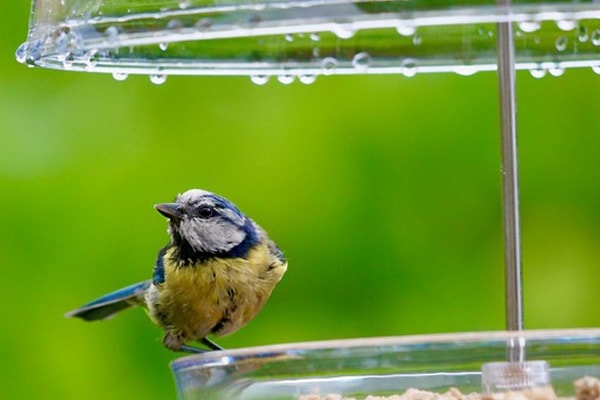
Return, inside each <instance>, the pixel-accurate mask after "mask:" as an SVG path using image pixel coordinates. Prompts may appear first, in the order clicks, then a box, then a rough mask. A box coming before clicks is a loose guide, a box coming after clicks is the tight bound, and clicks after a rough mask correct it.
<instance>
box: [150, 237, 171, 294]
mask: <svg viewBox="0 0 600 400" xmlns="http://www.w3.org/2000/svg"><path fill="white" fill-rule="evenodd" d="M167 247H168V246H167ZM167 247H164V248H162V249H161V250H160V251H159V252H158V257H157V259H156V263H155V264H154V271H153V273H152V283H153V284H155V285H160V284H161V283H163V282H164V281H165V263H164V260H163V258H164V256H165V253H166V252H167Z"/></svg>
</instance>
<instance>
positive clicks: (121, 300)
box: [65, 280, 151, 321]
mask: <svg viewBox="0 0 600 400" xmlns="http://www.w3.org/2000/svg"><path fill="white" fill-rule="evenodd" d="M150 284H151V281H149V280H148V281H144V282H139V283H136V284H134V285H131V286H127V287H124V288H122V289H119V290H117V291H115V292H112V293H109V294H107V295H105V296H102V297H100V298H99V299H96V300H94V301H92V302H90V303H87V304H85V305H84V306H82V307H80V308H78V309H76V310H73V311H70V312H68V313H66V314H65V317H76V318H81V319H83V320H86V321H95V320H99V319H106V318H110V317H112V316H113V315H114V314H116V313H117V312H119V311H121V310H124V309H126V308H128V307H131V306H134V305H141V304H144V293H145V291H146V289H148V288H149V287H150Z"/></svg>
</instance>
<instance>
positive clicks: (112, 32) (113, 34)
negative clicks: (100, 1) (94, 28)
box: [104, 25, 119, 43]
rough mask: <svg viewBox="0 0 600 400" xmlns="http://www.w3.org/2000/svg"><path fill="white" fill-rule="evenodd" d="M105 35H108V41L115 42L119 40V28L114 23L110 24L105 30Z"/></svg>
mask: <svg viewBox="0 0 600 400" xmlns="http://www.w3.org/2000/svg"><path fill="white" fill-rule="evenodd" d="M104 36H106V39H107V40H108V43H115V42H116V41H117V38H118V36H119V28H117V27H116V26H114V25H111V26H109V27H108V28H106V30H105V31H104Z"/></svg>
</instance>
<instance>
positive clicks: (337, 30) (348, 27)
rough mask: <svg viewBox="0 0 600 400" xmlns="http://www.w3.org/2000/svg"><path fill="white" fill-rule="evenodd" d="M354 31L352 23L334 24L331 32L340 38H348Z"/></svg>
mask: <svg viewBox="0 0 600 400" xmlns="http://www.w3.org/2000/svg"><path fill="white" fill-rule="evenodd" d="M355 33H356V30H355V29H354V27H353V26H352V24H335V25H334V27H333V34H334V35H335V36H337V37H339V38H340V39H350V38H351V37H352V36H354V34H355Z"/></svg>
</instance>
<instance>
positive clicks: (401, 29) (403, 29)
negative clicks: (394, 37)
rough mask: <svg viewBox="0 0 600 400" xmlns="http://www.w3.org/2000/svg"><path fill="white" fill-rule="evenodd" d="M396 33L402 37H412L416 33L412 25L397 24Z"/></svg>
mask: <svg viewBox="0 0 600 400" xmlns="http://www.w3.org/2000/svg"><path fill="white" fill-rule="evenodd" d="M396 31H398V33H399V34H400V35H402V36H412V35H414V34H415V32H416V31H417V28H416V27H415V26H414V25H408V24H398V25H396Z"/></svg>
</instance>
